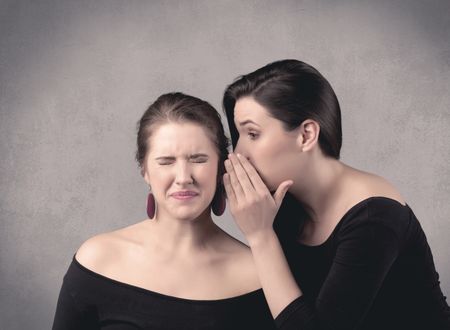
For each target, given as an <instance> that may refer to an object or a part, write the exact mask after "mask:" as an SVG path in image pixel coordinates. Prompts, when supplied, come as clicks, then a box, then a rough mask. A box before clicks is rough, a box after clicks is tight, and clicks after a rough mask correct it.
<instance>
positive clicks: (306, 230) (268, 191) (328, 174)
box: [223, 60, 450, 330]
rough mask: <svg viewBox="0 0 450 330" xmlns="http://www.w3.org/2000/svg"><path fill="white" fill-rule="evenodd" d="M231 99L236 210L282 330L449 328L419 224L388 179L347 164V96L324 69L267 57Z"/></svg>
mask: <svg viewBox="0 0 450 330" xmlns="http://www.w3.org/2000/svg"><path fill="white" fill-rule="evenodd" d="M223 106H224V109H225V111H226V114H227V119H228V124H229V126H230V132H231V137H232V140H233V146H234V153H233V154H230V155H229V159H228V160H226V161H225V167H226V171H227V173H226V174H224V186H225V190H226V193H227V196H228V201H229V206H230V210H231V213H232V215H233V217H234V218H235V221H236V222H237V224H238V226H239V227H240V229H241V230H242V232H243V233H244V235H245V236H246V238H247V240H248V242H249V245H250V248H251V250H252V255H253V258H254V262H255V264H256V268H257V271H258V275H259V278H260V282H261V285H262V287H263V290H264V294H265V296H266V299H267V302H268V304H269V307H270V310H271V312H272V315H273V317H274V318H275V322H276V325H277V327H278V328H279V329H283V330H290V329H409V330H410V329H450V309H449V306H448V304H447V302H446V298H445V297H444V295H443V293H442V291H441V289H440V287H439V279H438V274H437V272H436V270H435V266H434V263H433V257H432V254H431V251H430V247H429V245H428V243H427V240H426V237H425V234H424V232H423V230H422V228H421V226H420V223H419V222H418V220H417V218H416V217H415V215H414V213H413V211H412V210H411V208H410V206H409V205H408V204H407V203H406V202H405V200H404V199H403V198H402V196H401V194H400V193H399V192H398V191H397V189H395V188H394V187H393V186H392V185H391V184H390V183H389V182H387V181H386V180H385V179H383V178H381V177H379V176H376V175H374V174H370V173H366V172H363V171H360V170H357V169H355V168H352V167H350V166H348V165H346V164H344V163H343V162H341V161H339V152H340V148H341V144H342V133H341V113H340V108H339V103H338V100H337V98H336V95H335V94H334V91H333V89H332V88H331V86H330V84H329V83H328V81H327V80H326V79H325V78H324V77H323V76H322V75H321V74H320V73H319V72H318V71H317V70H316V69H315V68H313V67H312V66H310V65H308V64H306V63H304V62H301V61H297V60H283V61H277V62H274V63H271V64H268V65H266V66H264V67H262V68H260V69H258V70H256V71H254V72H252V73H249V74H246V75H243V76H241V77H240V78H238V79H237V80H236V81H235V82H234V83H232V84H231V85H230V86H228V87H227V89H226V90H225V95H224V98H223ZM284 197H285V198H284Z"/></svg>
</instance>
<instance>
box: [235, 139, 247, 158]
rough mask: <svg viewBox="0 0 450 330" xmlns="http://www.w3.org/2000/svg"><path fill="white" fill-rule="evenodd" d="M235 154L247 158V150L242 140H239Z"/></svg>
mask: <svg viewBox="0 0 450 330" xmlns="http://www.w3.org/2000/svg"><path fill="white" fill-rule="evenodd" d="M234 153H236V154H237V153H240V154H241V155H243V156H245V157H246V152H245V148H244V146H243V143H242V141H241V139H238V140H237V142H236V147H235V148H234Z"/></svg>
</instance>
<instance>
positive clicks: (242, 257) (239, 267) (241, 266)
mask: <svg viewBox="0 0 450 330" xmlns="http://www.w3.org/2000/svg"><path fill="white" fill-rule="evenodd" d="M228 244H229V249H228V253H227V258H226V259H227V261H226V262H225V264H224V267H225V269H224V274H226V275H227V277H228V278H230V282H234V283H233V285H236V284H238V286H239V287H240V288H241V290H240V291H241V293H245V292H250V291H254V290H257V289H259V288H261V284H260V281H259V277H258V273H257V270H256V265H255V263H254V260H253V255H252V252H251V250H250V248H249V247H248V246H247V245H245V244H244V243H242V242H241V241H239V240H237V239H236V238H234V237H231V236H230V239H229V242H228Z"/></svg>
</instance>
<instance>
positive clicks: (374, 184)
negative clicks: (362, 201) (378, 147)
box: [355, 171, 406, 204]
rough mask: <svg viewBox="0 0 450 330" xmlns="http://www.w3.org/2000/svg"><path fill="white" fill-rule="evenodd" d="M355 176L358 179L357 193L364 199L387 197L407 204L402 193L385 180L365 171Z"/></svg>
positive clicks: (358, 172)
mask: <svg viewBox="0 0 450 330" xmlns="http://www.w3.org/2000/svg"><path fill="white" fill-rule="evenodd" d="M355 176H356V177H357V178H358V180H357V182H358V184H357V189H356V191H357V192H359V193H361V194H362V196H363V197H366V198H367V197H386V198H390V199H393V200H396V201H397V202H399V203H401V204H405V203H406V202H405V199H404V198H403V196H402V194H401V193H400V191H399V190H398V189H397V188H396V187H395V186H394V185H393V184H392V183H390V182H389V181H388V180H386V179H385V178H383V177H381V176H379V175H376V174H373V173H368V172H363V171H357V172H356V174H355Z"/></svg>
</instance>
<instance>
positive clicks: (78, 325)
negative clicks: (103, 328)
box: [52, 280, 99, 330]
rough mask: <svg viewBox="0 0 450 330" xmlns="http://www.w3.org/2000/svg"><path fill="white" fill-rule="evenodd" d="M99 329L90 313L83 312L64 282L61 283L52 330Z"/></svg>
mask: <svg viewBox="0 0 450 330" xmlns="http://www.w3.org/2000/svg"><path fill="white" fill-rule="evenodd" d="M78 329H86V330H89V329H92V330H93V329H99V328H98V325H97V322H96V320H95V319H94V317H93V315H92V314H91V313H88V312H87V311H83V310H82V308H80V306H78V305H77V304H76V302H75V300H74V298H73V296H72V295H71V293H70V290H69V287H68V284H67V282H66V280H64V281H63V284H62V287H61V291H60V292H59V297H58V302H57V305H56V311H55V316H54V319H53V326H52V330H78Z"/></svg>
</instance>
